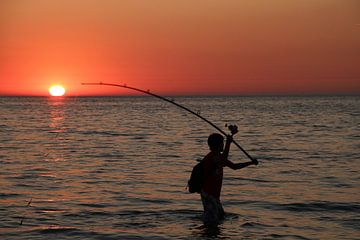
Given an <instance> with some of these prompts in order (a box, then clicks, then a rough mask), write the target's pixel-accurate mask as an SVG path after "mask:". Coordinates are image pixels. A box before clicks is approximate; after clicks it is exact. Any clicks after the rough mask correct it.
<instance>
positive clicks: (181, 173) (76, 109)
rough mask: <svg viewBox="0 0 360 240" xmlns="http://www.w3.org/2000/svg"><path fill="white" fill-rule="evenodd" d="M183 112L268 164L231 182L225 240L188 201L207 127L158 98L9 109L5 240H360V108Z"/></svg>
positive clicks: (225, 103)
mask: <svg viewBox="0 0 360 240" xmlns="http://www.w3.org/2000/svg"><path fill="white" fill-rule="evenodd" d="M176 101H177V102H179V103H182V104H184V105H186V106H188V107H190V108H192V109H194V110H196V111H197V110H200V111H201V113H202V115H203V116H205V117H207V118H209V119H211V120H213V121H214V122H215V123H216V124H218V125H219V126H222V127H223V126H224V124H225V123H237V124H238V126H239V129H240V133H239V134H238V135H237V136H236V138H235V139H236V140H237V141H238V142H239V143H240V144H241V145H242V146H243V147H244V148H245V149H247V150H248V151H249V152H250V153H251V154H252V155H254V156H256V157H257V158H259V160H260V164H259V165H258V166H257V167H254V166H251V167H249V168H247V169H243V170H240V171H232V170H230V169H226V170H225V179H224V186H223V193H222V202H223V205H224V208H225V211H226V212H227V213H228V215H227V218H226V219H225V221H224V222H223V223H222V224H221V225H219V227H218V228H217V229H208V228H204V227H203V226H202V221H201V211H202V206H201V202H200V199H199V196H198V195H197V194H188V193H187V192H186V189H185V187H186V182H187V179H188V177H189V174H190V170H191V168H192V166H193V165H194V164H195V162H196V161H195V160H196V159H199V158H201V157H202V156H203V155H205V154H206V153H207V151H208V149H207V145H206V139H207V136H208V135H209V133H211V132H213V131H214V130H213V129H212V128H211V127H210V126H208V125H207V124H206V123H204V122H202V121H200V120H198V119H197V118H195V117H193V116H191V115H189V114H187V113H186V112H184V111H182V110H180V109H177V108H176V107H174V106H172V105H170V104H168V103H166V102H161V101H159V100H157V99H153V98H148V97H132V98H131V97H101V98H62V99H61V98H60V99H54V98H25V97H22V98H20V97H19V98H17V97H2V98H0V120H1V122H0V144H1V145H0V164H1V170H0V184H1V185H0V186H1V187H0V239H207V238H209V239H211V238H222V239H360V195H359V192H360V191H359V190H360V186H359V183H360V163H359V161H360V160H359V159H360V97H289V98H287V97H273V98H272V97H258V98H257V97H228V98H225V97H209V98H200V97H196V98H177V99H176ZM224 129H225V128H224ZM231 160H232V161H234V162H239V161H246V160H247V159H246V158H245V157H244V155H242V153H241V152H240V151H239V150H237V149H236V148H232V151H231Z"/></svg>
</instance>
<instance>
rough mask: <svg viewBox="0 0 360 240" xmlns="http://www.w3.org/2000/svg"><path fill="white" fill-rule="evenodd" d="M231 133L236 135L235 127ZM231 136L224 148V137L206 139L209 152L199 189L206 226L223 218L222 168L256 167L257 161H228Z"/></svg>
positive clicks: (204, 160)
mask: <svg viewBox="0 0 360 240" xmlns="http://www.w3.org/2000/svg"><path fill="white" fill-rule="evenodd" d="M231 132H232V135H234V134H236V133H237V132H238V131H237V127H236V126H235V129H234V130H233V131H231ZM232 135H228V136H227V138H226V144H225V148H224V137H223V136H222V135H221V134H218V133H213V134H211V135H210V136H209V138H208V145H209V148H210V152H209V153H208V154H207V155H206V156H205V157H204V159H203V160H202V161H203V168H204V169H203V170H204V179H203V181H204V182H203V184H202V188H201V193H200V194H201V200H202V203H203V207H204V214H203V220H204V223H205V224H206V225H208V224H210V225H214V224H215V225H216V224H218V223H219V221H220V220H222V219H223V218H224V216H225V212H224V209H223V207H222V204H221V202H220V193H221V187H222V181H223V168H224V167H229V168H231V169H233V170H237V169H241V168H244V167H247V166H250V165H253V164H254V165H257V164H258V162H257V160H255V159H254V160H253V161H250V162H245V163H233V162H231V161H230V160H228V155H229V150H230V145H231V142H232V140H233V139H232Z"/></svg>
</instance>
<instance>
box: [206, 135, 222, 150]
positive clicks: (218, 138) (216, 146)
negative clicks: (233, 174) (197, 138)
mask: <svg viewBox="0 0 360 240" xmlns="http://www.w3.org/2000/svg"><path fill="white" fill-rule="evenodd" d="M208 145H209V148H210V150H211V151H220V152H221V151H223V150H224V137H223V136H222V135H221V134H219V133H213V134H211V135H210V136H209V138H208Z"/></svg>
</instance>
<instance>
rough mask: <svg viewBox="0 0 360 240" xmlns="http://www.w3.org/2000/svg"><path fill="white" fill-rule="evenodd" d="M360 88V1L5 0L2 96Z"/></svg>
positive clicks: (0, 23)
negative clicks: (56, 89)
mask: <svg viewBox="0 0 360 240" xmlns="http://www.w3.org/2000/svg"><path fill="white" fill-rule="evenodd" d="M85 81H86V82H88V81H90V82H94V81H95V82H99V81H104V82H113V83H120V84H122V83H126V84H128V85H130V86H134V87H139V88H144V89H151V90H152V91H154V92H156V93H160V94H240V95H241V94H278V93H280V94H303V93H306V94H314V93H356V94H359V93H360V1H359V0H217V1H214V0H196V1H193V0H151V1H149V0H121V1H118V0H1V1H0V83H1V85H0V95H47V94H48V92H47V91H48V88H49V87H50V85H53V84H62V85H63V86H64V87H65V88H66V89H67V93H68V94H70V95H89V94H90V95H91V94H97V95H101V94H115V93H126V90H122V89H118V88H111V87H90V86H81V85H80V83H81V82H85Z"/></svg>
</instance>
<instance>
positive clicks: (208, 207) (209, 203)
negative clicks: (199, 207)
mask: <svg viewBox="0 0 360 240" xmlns="http://www.w3.org/2000/svg"><path fill="white" fill-rule="evenodd" d="M200 195H201V201H202V203H203V207H204V214H203V221H204V224H218V223H219V222H220V221H221V220H222V219H224V216H225V212H224V209H223V207H222V205H221V202H220V199H217V198H215V197H214V196H212V195H209V194H207V193H205V192H203V191H202V192H201V194H200Z"/></svg>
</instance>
